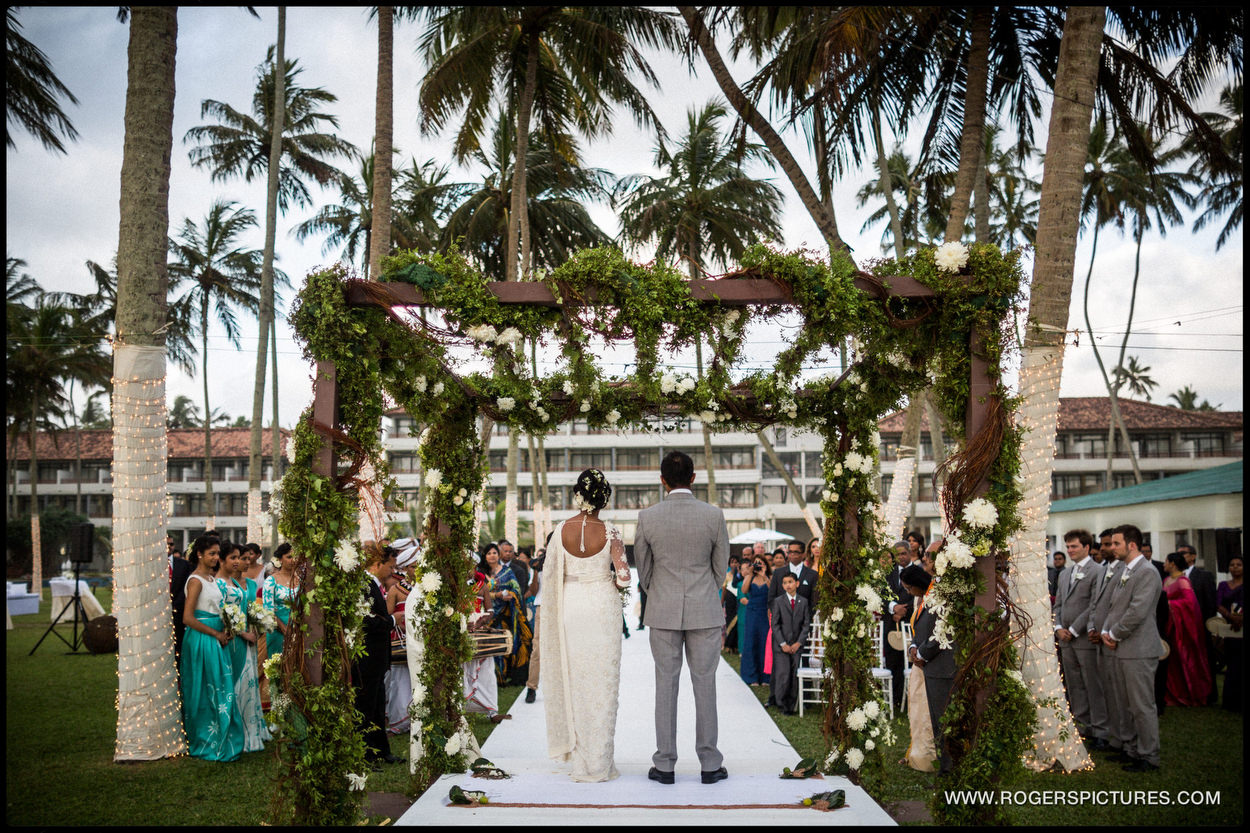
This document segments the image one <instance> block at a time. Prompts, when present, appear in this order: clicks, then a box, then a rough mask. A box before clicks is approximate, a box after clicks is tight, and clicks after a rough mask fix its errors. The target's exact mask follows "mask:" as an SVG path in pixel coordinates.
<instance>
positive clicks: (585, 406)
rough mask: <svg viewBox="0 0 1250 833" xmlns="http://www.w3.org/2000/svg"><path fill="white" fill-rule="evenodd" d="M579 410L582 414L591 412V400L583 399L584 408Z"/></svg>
mask: <svg viewBox="0 0 1250 833" xmlns="http://www.w3.org/2000/svg"><path fill="white" fill-rule="evenodd" d="M579 410H581V412H582V413H583V414H584V413H586V412H587V411H589V410H590V400H589V399H583V400H582V406H581V408H580V409H579Z"/></svg>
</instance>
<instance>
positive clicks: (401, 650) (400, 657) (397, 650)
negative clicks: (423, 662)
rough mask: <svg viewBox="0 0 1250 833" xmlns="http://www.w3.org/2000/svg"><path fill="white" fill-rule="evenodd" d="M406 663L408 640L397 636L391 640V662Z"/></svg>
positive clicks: (393, 663)
mask: <svg viewBox="0 0 1250 833" xmlns="http://www.w3.org/2000/svg"><path fill="white" fill-rule="evenodd" d="M396 663H398V664H400V665H406V664H407V663H408V641H407V640H406V639H405V638H404V637H402V636H397V637H395V638H394V639H392V640H391V664H392V665H395V664H396Z"/></svg>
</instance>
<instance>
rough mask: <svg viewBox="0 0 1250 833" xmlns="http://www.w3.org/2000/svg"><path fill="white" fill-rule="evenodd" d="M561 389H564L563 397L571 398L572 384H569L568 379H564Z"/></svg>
mask: <svg viewBox="0 0 1250 833" xmlns="http://www.w3.org/2000/svg"><path fill="white" fill-rule="evenodd" d="M563 388H564V395H565V396H572V395H573V383H572V382H570V381H569V380H568V379H565V380H564V386H563Z"/></svg>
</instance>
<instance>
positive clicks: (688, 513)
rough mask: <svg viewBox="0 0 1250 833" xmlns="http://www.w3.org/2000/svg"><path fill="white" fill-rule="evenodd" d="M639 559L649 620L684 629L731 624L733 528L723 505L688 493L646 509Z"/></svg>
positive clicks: (641, 523)
mask: <svg viewBox="0 0 1250 833" xmlns="http://www.w3.org/2000/svg"><path fill="white" fill-rule="evenodd" d="M634 562H635V564H636V565H637V566H638V586H639V587H641V588H642V590H643V591H644V592H645V593H646V594H647V612H646V618H645V620H644V622H643V624H644V625H646V626H647V627H651V628H664V629H667V630H681V631H684V630H697V629H699V628H718V627H720V626H722V625H723V624H725V609H724V608H723V607H721V600H720V583H721V579H722V578H723V577H724V575H725V571H726V570H727V569H729V530H728V529H727V528H726V527H725V513H724V512H722V511H721V510H720V509H719V508H718V507H715V506H712V505H711V504H709V503H704V502H703V501H701V500H696V499H695V497H694V495H691V494H687V493H684V492H682V493H678V494H670V495H668V496H667V497H665V498H664V500H662V501H661V502H659V503H657V504H655V505H654V506H649V507H647V508H646V509H643V510H642V511H641V512H639V513H638V528H637V530H636V531H635V533H634Z"/></svg>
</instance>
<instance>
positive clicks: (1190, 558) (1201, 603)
mask: <svg viewBox="0 0 1250 833" xmlns="http://www.w3.org/2000/svg"><path fill="white" fill-rule="evenodd" d="M1176 551H1177V552H1179V553H1180V554H1181V555H1183V556H1185V563H1186V564H1188V565H1189V567H1188V569H1186V570H1185V577H1186V578H1187V579H1189V583H1190V584H1192V585H1193V588H1194V595H1195V596H1197V597H1198V609H1199V610H1200V611H1202V622H1203V628H1202V637H1203V640H1202V641H1203V646H1204V647H1205V648H1206V651H1207V667H1208V668H1210V669H1211V679H1212V680H1214V679H1215V670H1216V669H1215V652H1214V651H1212V650H1211V632H1210V631H1208V630H1207V629H1206V621H1207V620H1208V619H1210V618H1211V617H1212V616H1214V615H1215V607H1216V602H1215V576H1213V575H1211V573H1210V571H1208V570H1204V569H1202V568H1201V567H1199V566H1197V564H1198V551H1197V550H1196V549H1194V548H1193V546H1192V545H1190V544H1180V545H1179V546H1177V548H1176ZM1217 699H1218V698H1217V697H1216V696H1215V686H1211V695H1210V697H1208V698H1207V705H1208V706H1213V705H1215V703H1216V702H1217Z"/></svg>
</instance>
